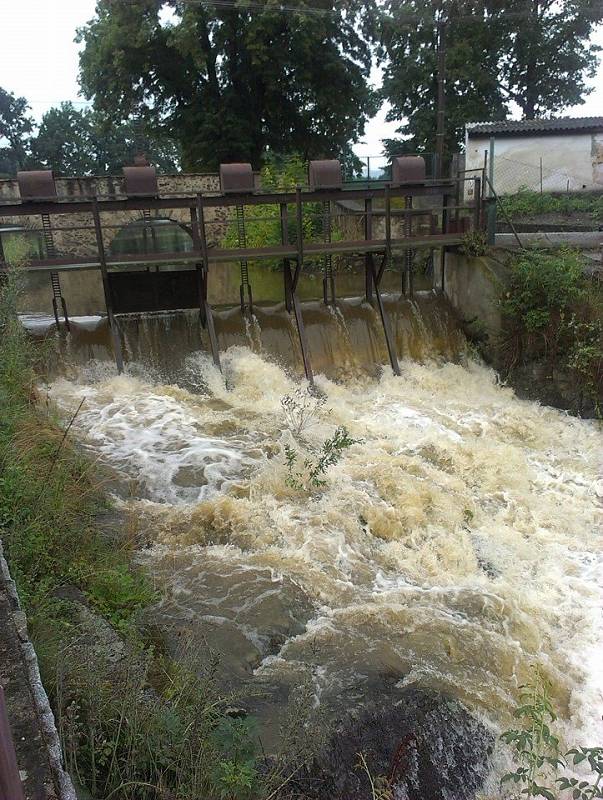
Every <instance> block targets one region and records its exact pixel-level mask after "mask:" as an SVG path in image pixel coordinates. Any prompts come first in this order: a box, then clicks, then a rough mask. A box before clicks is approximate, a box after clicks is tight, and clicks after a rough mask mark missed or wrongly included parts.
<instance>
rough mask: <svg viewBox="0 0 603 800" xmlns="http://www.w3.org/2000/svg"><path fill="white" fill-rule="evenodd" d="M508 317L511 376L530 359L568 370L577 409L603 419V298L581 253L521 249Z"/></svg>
mask: <svg viewBox="0 0 603 800" xmlns="http://www.w3.org/2000/svg"><path fill="white" fill-rule="evenodd" d="M501 308H502V311H503V314H504V316H505V318H506V324H505V331H506V333H505V336H504V338H503V342H502V352H503V359H504V362H505V367H506V370H507V372H512V371H513V370H514V369H516V368H517V367H518V366H520V365H521V364H522V363H525V362H527V361H541V362H542V363H543V364H544V365H545V366H546V367H547V369H548V370H549V371H550V372H552V371H553V369H557V370H559V369H562V370H565V371H566V372H567V373H568V374H569V375H570V376H571V379H572V381H574V382H575V388H576V395H577V398H578V402H577V405H578V409H577V410H578V411H581V410H582V408H583V407H584V405H585V404H590V405H591V406H594V408H595V411H596V413H597V414H598V415H599V416H600V415H601V411H602V409H601V397H602V390H603V296H602V292H601V289H600V287H599V286H597V285H595V284H594V283H593V282H592V281H591V280H590V279H589V278H587V277H586V276H585V275H584V265H583V261H582V258H581V255H580V253H579V252H577V251H574V250H569V249H566V250H558V251H554V252H547V251H543V250H523V251H521V252H519V253H518V254H517V255H516V256H515V257H514V259H513V260H512V262H511V277H510V283H509V286H508V288H507V291H506V293H505V295H504V297H503V298H502V300H501Z"/></svg>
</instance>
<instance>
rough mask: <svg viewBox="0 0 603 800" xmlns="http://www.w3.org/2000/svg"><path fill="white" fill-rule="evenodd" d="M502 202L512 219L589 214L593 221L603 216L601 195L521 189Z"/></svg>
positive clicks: (602, 197) (504, 198) (503, 198)
mask: <svg viewBox="0 0 603 800" xmlns="http://www.w3.org/2000/svg"><path fill="white" fill-rule="evenodd" d="M501 202H502V204H503V206H504V208H505V211H506V212H507V214H508V215H509V216H511V217H524V218H525V217H534V216H537V215H539V214H564V215H566V216H569V215H570V214H576V213H584V214H589V215H590V216H591V217H592V218H593V219H599V218H601V217H602V216H603V196H602V195H601V194H588V193H586V192H580V193H579V194H551V192H543V193H541V192H533V191H530V190H529V189H526V188H525V187H521V188H520V190H519V191H518V192H517V194H512V195H508V196H507V197H502V198H501Z"/></svg>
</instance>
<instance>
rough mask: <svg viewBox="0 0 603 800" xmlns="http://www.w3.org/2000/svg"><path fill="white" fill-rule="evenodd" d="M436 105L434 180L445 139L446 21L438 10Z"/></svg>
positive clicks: (439, 174) (440, 165)
mask: <svg viewBox="0 0 603 800" xmlns="http://www.w3.org/2000/svg"><path fill="white" fill-rule="evenodd" d="M436 30H437V54H438V73H437V74H438V103H437V116H436V178H441V177H442V173H443V166H444V139H445V137H446V21H445V19H444V13H443V11H442V10H441V9H440V15H439V17H438V22H437V28H436Z"/></svg>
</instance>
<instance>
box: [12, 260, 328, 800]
mask: <svg viewBox="0 0 603 800" xmlns="http://www.w3.org/2000/svg"><path fill="white" fill-rule="evenodd" d="M19 274H20V271H19V269H18V268H15V269H11V270H10V271H9V273H8V275H4V276H1V277H0V281H2V282H1V283H0V407H1V408H2V416H1V418H0V536H1V537H2V540H3V544H4V548H5V551H6V555H7V558H8V562H9V566H10V568H11V571H12V574H13V577H14V579H15V581H16V584H17V588H18V591H19V595H20V598H21V601H22V604H23V607H24V610H25V611H26V613H27V616H28V621H29V628H30V635H31V637H32V640H33V642H34V645H35V647H36V650H37V653H38V658H39V661H40V668H41V672H42V678H43V681H44V684H45V686H46V690H47V692H48V694H49V697H50V700H51V704H52V706H53V710H54V713H55V717H56V720H57V727H58V730H59V735H60V738H61V741H62V745H63V752H64V757H65V761H66V765H67V767H68V769H69V771H70V774H71V775H72V777H73V779H74V782H75V784H76V786H77V787H78V792H79V795H80V797H82V798H95V800H101V799H104V800H110V798H114V799H115V800H151V799H152V800H155V798H160V800H193V799H194V800H197V798H200V797H203V798H204V799H205V800H218V798H220V800H252V799H254V798H266V800H268V798H269V799H270V800H275V798H276V797H277V796H279V797H280V796H282V792H283V791H284V790H285V787H286V786H287V783H288V778H289V776H290V775H291V774H293V773H294V772H295V768H291V766H290V765H291V764H303V763H305V761H306V760H307V759H308V758H309V752H310V750H309V749H308V747H309V746H308V742H309V741H311V740H312V737H313V736H314V733H313V732H312V731H311V730H310V729H309V728H308V726H307V725H306V721H305V720H304V714H307V713H308V709H311V703H310V702H309V701H308V698H306V699H305V700H303V699H302V700H301V701H300V702H298V703H297V704H296V703H295V702H293V704H292V705H291V709H290V717H291V719H290V722H289V723H287V724H286V725H285V726H284V730H283V738H282V741H283V746H282V750H281V751H280V752H279V753H278V754H276V755H273V756H272V757H271V758H270V759H267V758H266V757H265V756H264V755H263V754H261V753H260V744H259V739H258V736H257V733H256V731H255V728H254V722H253V720H252V719H251V718H248V717H243V718H242V719H238V718H231V717H230V716H229V715H228V714H227V713H226V709H227V706H228V704H229V703H231V704H232V703H233V700H235V701H236V698H233V697H232V696H229V695H225V694H224V692H223V691H221V689H220V686H219V682H218V680H217V676H218V675H220V673H221V669H220V664H219V659H218V658H217V657H216V656H215V654H213V653H211V652H210V651H209V649H208V648H199V647H197V648H196V650H197V651H198V650H199V649H204V651H205V658H204V659H201V660H200V659H199V655H198V652H196V653H195V656H196V657H195V665H196V666H195V669H193V668H192V667H190V666H187V661H188V660H187V658H185V657H184V656H182V658H179V659H178V660H177V661H175V660H172V659H171V658H168V657H167V655H166V654H165V653H162V652H161V650H162V648H161V644H159V645H158V644H157V641H156V640H155V641H153V640H151V638H150V637H149V636H148V635H145V633H144V628H142V627H141V625H140V624H139V617H140V614H141V612H142V611H143V610H144V609H145V608H146V607H147V606H148V605H149V604H150V603H152V602H153V601H154V600H155V599H156V594H155V591H154V589H153V587H152V585H151V582H150V581H149V579H148V577H147V575H146V574H144V573H143V572H142V571H140V570H138V569H135V568H134V567H133V566H132V561H131V556H132V548H133V544H132V537H128V536H124V535H123V534H120V533H116V532H115V531H113V532H111V531H107V530H104V529H103V526H101V525H99V514H106V512H107V511H108V510H109V503H108V501H107V498H106V497H105V495H104V493H103V491H102V486H101V485H100V484H99V481H98V479H97V477H96V475H95V470H94V467H93V465H92V464H91V463H90V462H89V461H87V460H86V459H85V458H84V457H83V456H82V455H81V454H80V453H79V452H78V450H77V449H76V448H75V447H73V446H72V444H71V442H70V438H69V427H70V426H69V425H67V426H66V427H65V426H64V425H62V424H61V422H60V420H59V419H58V418H57V416H56V415H55V413H54V411H53V409H52V408H51V407H50V406H49V405H48V404H45V403H44V402H43V401H42V398H41V397H40V396H39V394H38V390H37V389H36V385H37V381H38V377H39V374H40V371H43V369H44V364H45V361H46V356H47V353H48V349H47V347H46V346H45V345H44V344H43V343H42V344H41V343H39V342H38V343H35V342H33V341H31V340H30V339H29V338H28V336H27V335H26V333H25V331H24V329H23V328H22V326H21V324H20V322H19V320H18V318H17V314H16V307H17V297H18V294H19ZM200 661H201V665H200ZM301 691H302V690H300V692H301ZM302 694H303V692H302ZM306 732H307V735H306Z"/></svg>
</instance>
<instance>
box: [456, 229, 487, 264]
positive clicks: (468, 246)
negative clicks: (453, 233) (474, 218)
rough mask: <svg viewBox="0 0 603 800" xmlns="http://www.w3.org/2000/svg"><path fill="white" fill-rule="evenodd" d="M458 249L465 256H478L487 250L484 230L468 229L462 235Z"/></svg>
mask: <svg viewBox="0 0 603 800" xmlns="http://www.w3.org/2000/svg"><path fill="white" fill-rule="evenodd" d="M459 250H460V251H461V253H464V254H465V255H467V256H471V257H472V258H479V257H480V256H483V255H485V254H486V253H487V252H488V237H487V235H486V234H485V233H484V231H468V232H467V233H465V234H464V235H463V241H462V243H461V245H460V247H459Z"/></svg>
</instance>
